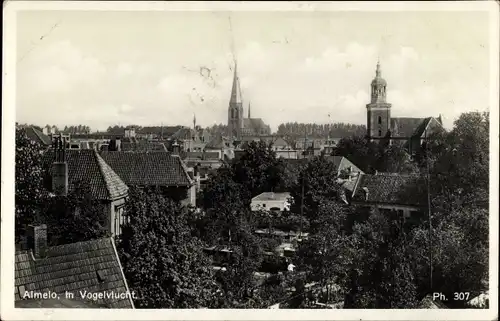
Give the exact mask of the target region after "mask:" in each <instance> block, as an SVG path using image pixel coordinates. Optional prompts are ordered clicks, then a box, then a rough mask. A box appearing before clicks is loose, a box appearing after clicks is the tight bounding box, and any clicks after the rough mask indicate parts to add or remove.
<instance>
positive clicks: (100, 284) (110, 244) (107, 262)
mask: <svg viewBox="0 0 500 321" xmlns="http://www.w3.org/2000/svg"><path fill="white" fill-rule="evenodd" d="M28 232H29V235H30V237H29V242H28V244H29V245H28V248H27V249H23V250H20V249H18V250H16V252H15V265H14V266H15V269H14V272H15V279H14V297H15V306H16V307H17V308H19V307H39V308H48V307H62V308H64V307H80V308H83V307H87V308H96V307H105V308H112V309H133V308H134V303H133V298H132V296H131V293H130V291H129V288H128V285H127V280H126V279H125V276H124V274H123V272H122V266H121V263H120V259H119V257H118V253H117V251H116V247H115V243H114V241H113V238H101V239H96V240H90V241H86V242H78V243H71V244H65V245H59V246H53V247H48V246H47V226H46V225H44V224H42V225H31V226H29V228H28ZM80 291H82V292H83V291H87V292H90V293H109V294H112V295H111V296H108V297H105V298H104V297H103V298H98V299H96V300H95V301H94V300H92V299H90V298H82V297H81V294H80ZM51 293H52V295H51ZM68 294H71V297H68ZM36 295H46V297H43V298H41V297H38V296H36ZM57 296H60V297H61V298H62V299H63V301H60V300H59V299H58V298H57ZM50 301H52V304H50ZM61 305H62V306H61Z"/></svg>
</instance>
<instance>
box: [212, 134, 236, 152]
mask: <svg viewBox="0 0 500 321" xmlns="http://www.w3.org/2000/svg"><path fill="white" fill-rule="evenodd" d="M226 143H229V140H228V139H226V138H224V137H222V135H217V136H215V137H213V138H212V139H211V140H210V141H209V142H208V144H207V145H206V146H205V149H221V148H225V147H226ZM230 145H232V144H230Z"/></svg>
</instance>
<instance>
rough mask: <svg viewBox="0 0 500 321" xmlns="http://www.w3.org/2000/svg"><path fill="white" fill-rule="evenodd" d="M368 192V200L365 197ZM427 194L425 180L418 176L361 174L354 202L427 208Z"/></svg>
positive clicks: (353, 198)
mask: <svg viewBox="0 0 500 321" xmlns="http://www.w3.org/2000/svg"><path fill="white" fill-rule="evenodd" d="M366 190H368V198H366V197H365V191H366ZM426 192H427V189H426V184H425V179H424V178H422V177H420V176H418V175H401V174H393V173H382V174H376V175H368V174H361V175H359V177H358V179H357V181H356V186H355V188H354V192H353V196H352V200H353V201H355V202H362V203H379V204H381V203H383V204H395V205H408V206H425V205H426V202H427V201H426V195H427V194H426Z"/></svg>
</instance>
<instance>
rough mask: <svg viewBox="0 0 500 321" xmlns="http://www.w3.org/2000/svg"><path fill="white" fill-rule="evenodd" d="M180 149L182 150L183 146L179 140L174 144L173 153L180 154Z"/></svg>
mask: <svg viewBox="0 0 500 321" xmlns="http://www.w3.org/2000/svg"><path fill="white" fill-rule="evenodd" d="M180 151H181V146H180V145H179V144H178V143H177V142H174V143H173V144H172V155H179V154H180Z"/></svg>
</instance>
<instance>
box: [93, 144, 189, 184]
mask: <svg viewBox="0 0 500 321" xmlns="http://www.w3.org/2000/svg"><path fill="white" fill-rule="evenodd" d="M101 156H102V158H103V159H104V161H105V162H106V163H108V164H109V166H110V167H111V168H112V169H113V170H114V171H115V172H116V173H117V174H118V175H119V176H120V178H121V179H122V180H123V181H124V182H125V183H126V184H127V185H129V186H131V185H138V186H191V185H192V181H191V179H190V177H189V175H188V173H187V167H186V166H185V165H184V163H183V162H182V160H181V159H180V157H179V156H175V155H172V154H170V153H166V152H158V151H155V152H123V151H122V152H120V151H105V152H102V153H101Z"/></svg>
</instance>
